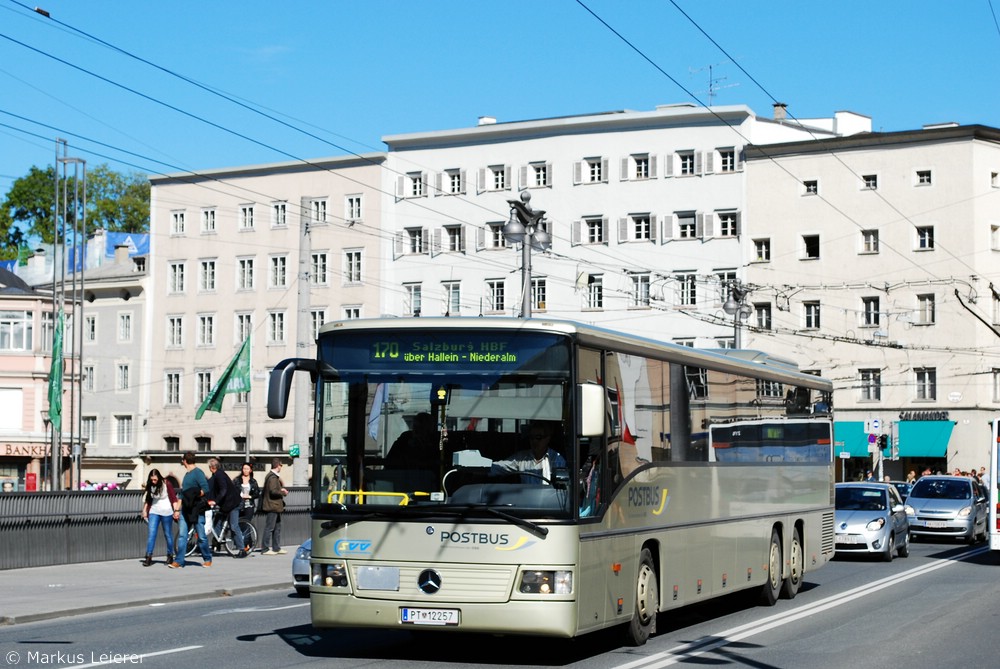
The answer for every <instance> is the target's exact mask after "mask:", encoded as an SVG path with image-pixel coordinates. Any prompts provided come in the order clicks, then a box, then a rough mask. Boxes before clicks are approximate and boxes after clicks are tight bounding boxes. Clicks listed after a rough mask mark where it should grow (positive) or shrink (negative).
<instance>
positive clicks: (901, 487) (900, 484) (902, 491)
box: [889, 481, 913, 502]
mask: <svg viewBox="0 0 1000 669" xmlns="http://www.w3.org/2000/svg"><path fill="white" fill-rule="evenodd" d="M889 485H893V486H895V487H896V492H898V493H899V496H900V498H902V500H903V501H904V502H905V501H906V498H907V497H909V496H910V491H911V490H912V489H913V484H912V483H907V482H906V481H889Z"/></svg>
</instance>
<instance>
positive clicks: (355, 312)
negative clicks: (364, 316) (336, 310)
mask: <svg viewBox="0 0 1000 669" xmlns="http://www.w3.org/2000/svg"><path fill="white" fill-rule="evenodd" d="M341 313H342V314H343V319H344V320H345V321H350V320H357V319H358V318H361V307H359V306H357V305H353V306H349V307H344V308H343V310H342V311H341Z"/></svg>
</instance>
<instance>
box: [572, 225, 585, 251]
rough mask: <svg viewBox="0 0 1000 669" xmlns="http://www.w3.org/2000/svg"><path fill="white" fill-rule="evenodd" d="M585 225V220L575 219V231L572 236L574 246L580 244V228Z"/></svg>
mask: <svg viewBox="0 0 1000 669" xmlns="http://www.w3.org/2000/svg"><path fill="white" fill-rule="evenodd" d="M582 227H583V221H573V231H572V235H571V238H570V243H571V244H572V245H573V246H579V245H580V230H581V228H582Z"/></svg>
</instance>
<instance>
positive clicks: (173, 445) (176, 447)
mask: <svg viewBox="0 0 1000 669" xmlns="http://www.w3.org/2000/svg"><path fill="white" fill-rule="evenodd" d="M163 449H164V450H165V451H167V452H168V453H179V452H180V450H181V439H180V437H164V438H163Z"/></svg>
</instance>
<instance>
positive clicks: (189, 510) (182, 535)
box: [167, 451, 212, 569]
mask: <svg viewBox="0 0 1000 669" xmlns="http://www.w3.org/2000/svg"><path fill="white" fill-rule="evenodd" d="M196 462H197V460H196V457H195V454H194V451H187V452H186V453H185V454H184V457H182V458H181V464H182V465H183V466H184V469H185V470H186V473H185V474H184V481H183V482H182V483H181V517H180V523H179V527H178V530H179V532H178V535H177V555H176V556H174V561H173V562H171V563H170V564H168V565H167V566H168V567H170V568H171V569H179V568H180V567H183V566H184V557H185V554H186V553H187V535H188V530H189V528H190V527H192V526H194V527H195V528H196V532H197V535H198V548H199V550H200V551H201V557H202V561H203V562H202V564H203V565H204V566H205V567H211V566H212V549H211V548H210V547H209V545H208V535H207V534H206V533H205V511H204V509H203V508H202V503H203V501H204V499H205V496H206V495H208V479H207V478H205V472H203V471H201V470H200V469H198V465H197V464H196Z"/></svg>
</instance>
